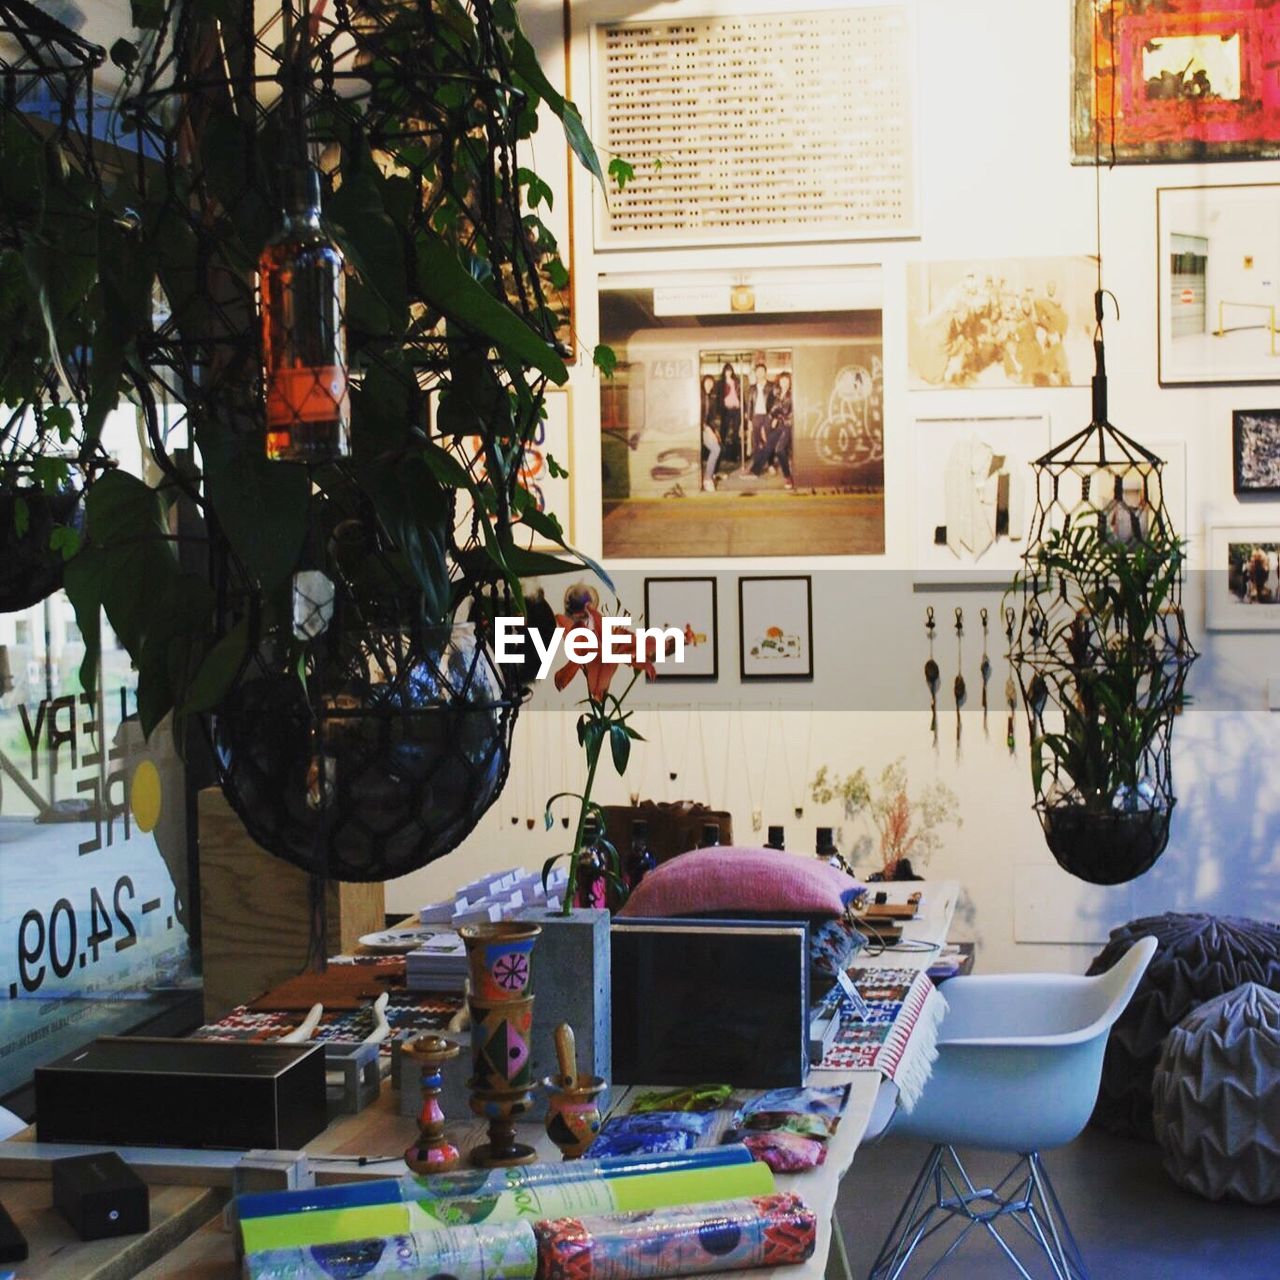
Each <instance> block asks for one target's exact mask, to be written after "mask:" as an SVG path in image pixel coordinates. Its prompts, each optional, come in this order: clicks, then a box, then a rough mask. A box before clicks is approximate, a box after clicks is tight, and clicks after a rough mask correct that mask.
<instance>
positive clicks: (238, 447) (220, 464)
mask: <svg viewBox="0 0 1280 1280" xmlns="http://www.w3.org/2000/svg"><path fill="white" fill-rule="evenodd" d="M196 438H197V441H198V443H199V445H200V453H201V456H202V458H203V460H204V468H205V470H204V483H205V493H206V496H207V497H208V499H209V502H210V503H211V504H212V506H213V509H214V510H215V511H216V512H217V513H218V520H219V522H220V523H221V525H222V530H223V532H224V533H225V534H226V536H227V538H228V539H229V540H230V542H231V545H232V547H233V548H234V550H235V552H236V554H237V555H238V556H239V557H240V558H241V560H243V561H244V563H245V566H246V567H247V568H248V569H249V571H250V572H251V573H253V574H255V575H256V576H257V579H258V582H259V585H260V586H261V587H262V589H263V590H264V591H266V592H271V591H274V590H275V589H276V588H277V587H279V586H281V585H282V584H283V583H284V582H285V580H286V579H287V578H289V577H290V575H291V574H292V573H293V572H294V570H295V568H296V567H297V562H298V555H299V553H300V552H301V550H302V544H303V541H304V540H305V538H306V536H307V515H308V510H309V506H310V499H311V486H310V484H309V483H308V480H307V472H306V468H305V467H300V466H295V465H293V464H292V463H288V462H270V461H268V460H267V458H266V457H265V456H264V455H263V454H262V453H260V452H259V451H258V447H257V446H256V445H255V444H254V443H252V442H250V441H248V440H245V439H242V438H239V437H237V436H235V435H234V434H233V433H232V432H231V431H229V430H226V429H225V428H223V427H222V426H220V425H219V424H218V423H217V422H215V421H213V420H211V419H204V420H202V421H201V423H200V424H199V426H198V427H197V430H196ZM96 488H97V486H95V490H96Z"/></svg>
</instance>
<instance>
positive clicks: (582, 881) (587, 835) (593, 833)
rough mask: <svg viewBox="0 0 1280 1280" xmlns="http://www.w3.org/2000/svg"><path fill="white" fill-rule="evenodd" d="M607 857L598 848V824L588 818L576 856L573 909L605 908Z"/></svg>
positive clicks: (607, 887)
mask: <svg viewBox="0 0 1280 1280" xmlns="http://www.w3.org/2000/svg"><path fill="white" fill-rule="evenodd" d="M608 865H609V863H608V855H607V854H606V852H605V850H604V849H602V848H601V847H600V823H599V821H598V820H597V819H596V818H595V817H589V818H588V819H587V820H586V822H585V823H584V824H583V828H582V852H581V854H579V856H578V887H577V891H576V892H575V893H574V895H573V905H574V906H575V907H607V906H609V905H610V902H609V896H610V895H609V880H608V876H607V874H606V872H607V869H608Z"/></svg>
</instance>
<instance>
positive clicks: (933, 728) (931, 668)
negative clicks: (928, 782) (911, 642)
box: [924, 605, 942, 747]
mask: <svg viewBox="0 0 1280 1280" xmlns="http://www.w3.org/2000/svg"><path fill="white" fill-rule="evenodd" d="M924 626H925V630H926V631H927V632H928V633H929V660H928V662H926V663H925V664H924V682H925V684H926V685H928V686H929V732H930V733H931V734H933V745H934V746H935V747H936V746H937V745H938V683H939V681H940V680H941V679H942V672H941V671H940V670H939V669H938V664H937V663H936V662H935V661H934V658H933V631H934V628H935V627H936V626H937V623H936V622H934V620H933V605H929V607H928V608H927V609H926V610H925V614H924Z"/></svg>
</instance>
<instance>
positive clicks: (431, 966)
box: [405, 930, 467, 992]
mask: <svg viewBox="0 0 1280 1280" xmlns="http://www.w3.org/2000/svg"><path fill="white" fill-rule="evenodd" d="M466 980H467V948H466V947H465V945H464V944H463V941H462V939H461V937H459V936H458V934H456V933H454V932H453V931H452V930H444V931H442V932H440V933H437V934H433V935H432V936H431V937H430V938H429V939H428V940H427V941H426V942H424V943H423V944H422V946H420V947H419V948H418V949H417V950H416V951H410V952H409V954H408V955H407V956H405V986H406V987H407V988H408V989H409V990H410V991H447V992H454V991H461V990H462V989H463V987H464V985H465V984H466Z"/></svg>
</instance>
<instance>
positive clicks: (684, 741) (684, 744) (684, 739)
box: [667, 707, 693, 782]
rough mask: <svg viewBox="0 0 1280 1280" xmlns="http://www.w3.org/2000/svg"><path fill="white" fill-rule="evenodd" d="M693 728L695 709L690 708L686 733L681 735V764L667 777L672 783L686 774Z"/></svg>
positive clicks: (686, 715) (685, 722) (685, 721)
mask: <svg viewBox="0 0 1280 1280" xmlns="http://www.w3.org/2000/svg"><path fill="white" fill-rule="evenodd" d="M692 728H693V708H692V707H690V708H689V709H688V711H686V712H685V717H684V732H683V733H682V734H681V735H680V739H681V741H680V763H679V764H678V765H677V766H676V768H674V769H672V770H671V772H670V773H668V774H667V777H668V778H669V779H670V780H671V781H672V782H675V781H676V780H677V779H678V778H679V777H680V775H681V774H682V773H683V772H684V762H685V760H686V759H687V758H688V755H689V737H690V730H691V729H692Z"/></svg>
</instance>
